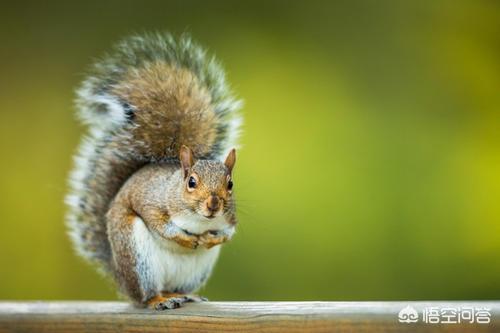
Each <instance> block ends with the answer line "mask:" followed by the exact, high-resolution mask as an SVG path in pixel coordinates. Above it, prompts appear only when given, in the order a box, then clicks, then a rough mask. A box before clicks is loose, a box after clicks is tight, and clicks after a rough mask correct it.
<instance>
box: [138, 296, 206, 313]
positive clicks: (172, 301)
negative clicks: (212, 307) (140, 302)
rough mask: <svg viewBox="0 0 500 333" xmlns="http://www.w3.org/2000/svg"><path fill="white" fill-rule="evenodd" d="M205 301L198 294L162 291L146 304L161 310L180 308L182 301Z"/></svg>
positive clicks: (153, 308)
mask: <svg viewBox="0 0 500 333" xmlns="http://www.w3.org/2000/svg"><path fill="white" fill-rule="evenodd" d="M206 301H208V299H206V298H205V297H202V296H198V295H185V294H173V293H162V295H161V296H155V297H153V298H151V299H150V300H149V301H148V302H147V306H148V308H150V309H152V310H158V311H162V310H171V309H177V308H180V307H181V306H182V305H183V304H184V303H190V302H206Z"/></svg>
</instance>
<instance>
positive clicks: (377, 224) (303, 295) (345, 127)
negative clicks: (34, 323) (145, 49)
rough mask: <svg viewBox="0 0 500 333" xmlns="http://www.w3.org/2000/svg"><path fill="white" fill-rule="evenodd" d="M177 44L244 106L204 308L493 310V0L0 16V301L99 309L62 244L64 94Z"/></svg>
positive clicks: (96, 4) (497, 176)
mask: <svg viewBox="0 0 500 333" xmlns="http://www.w3.org/2000/svg"><path fill="white" fill-rule="evenodd" d="M150 30H169V31H172V32H174V33H182V32H184V31H189V32H191V33H192V35H193V36H194V37H195V38H196V39H197V40H198V41H199V42H201V43H202V44H203V45H205V46H208V47H209V49H210V50H212V51H214V52H215V53H216V55H217V56H218V57H219V59H220V60H221V61H222V62H223V63H224V64H225V67H226V68H227V70H228V77H229V80H230V82H231V83H232V84H233V86H234V89H235V90H236V92H237V93H238V95H239V96H241V97H242V98H244V99H245V102H246V103H245V108H244V113H245V127H244V136H243V138H242V144H243V148H242V149H241V150H240V152H239V160H238V164H237V168H236V170H237V171H236V189H237V195H238V197H239V199H240V212H239V216H240V221H241V223H240V225H239V232H238V234H237V236H236V237H235V239H234V241H233V242H232V243H230V244H228V245H227V246H225V247H224V249H223V252H222V256H221V258H220V260H219V263H218V265H217V267H216V269H215V272H214V274H213V276H212V278H211V280H210V281H209V283H208V285H207V286H206V287H205V289H204V290H203V294H204V295H206V296H208V297H209V298H211V299H215V300H394V299H493V298H500V3H499V2H497V1H476V0H471V1H456V0H455V1H452V0H450V1H435V0H429V1H396V0H395V1H295V2H292V1H244V2H243V1H241V2H239V1H227V2H221V1H178V2H172V1H60V2H53V1H52V2H50V1H28V2H26V1H18V2H11V3H9V4H3V5H2V8H1V10H0V158H1V162H0V299H113V298H115V297H116V294H115V292H114V289H113V288H112V287H111V285H110V284H108V283H107V282H106V281H105V280H104V279H102V278H101V277H99V276H98V274H97V273H96V272H95V271H94V270H93V269H92V268H91V267H90V266H88V265H87V264H86V263H85V262H84V261H83V260H82V259H81V258H78V257H76V256H75V255H74V254H73V252H72V249H71V246H70V243H69V241H68V238H67V237H66V234H65V227H64V212H65V207H64V205H63V197H64V194H65V192H66V180H65V179H66V176H67V174H68V172H69V170H70V168H71V165H72V161H71V155H72V154H73V152H74V151H75V149H76V147H77V145H78V142H79V140H80V137H81V135H82V133H83V132H84V128H82V127H81V126H79V125H78V124H77V123H76V121H75V120H74V116H73V115H74V110H73V108H72V99H73V97H74V94H73V90H74V87H75V86H76V85H77V84H78V82H80V80H81V79H82V78H83V73H84V70H85V68H86V66H87V65H88V64H89V63H90V62H91V61H92V59H93V58H94V57H97V56H99V55H101V54H102V53H103V52H104V51H106V50H107V49H108V48H109V46H110V45H111V44H112V43H113V42H114V41H116V40H117V39H119V38H121V37H123V36H125V35H127V34H129V33H131V32H140V31H150Z"/></svg>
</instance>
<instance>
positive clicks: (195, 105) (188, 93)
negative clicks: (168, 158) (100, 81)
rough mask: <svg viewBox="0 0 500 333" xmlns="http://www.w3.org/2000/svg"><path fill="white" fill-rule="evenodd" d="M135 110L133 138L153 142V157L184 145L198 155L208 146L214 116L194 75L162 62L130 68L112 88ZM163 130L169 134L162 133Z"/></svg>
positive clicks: (213, 131) (213, 133) (213, 136)
mask: <svg viewBox="0 0 500 333" xmlns="http://www.w3.org/2000/svg"><path fill="white" fill-rule="evenodd" d="M113 92H114V93H115V94H116V95H118V96H119V97H120V98H122V99H123V100H125V101H127V102H128V103H129V104H130V105H132V106H133V107H134V108H135V109H136V110H137V112H136V116H135V118H134V123H135V124H137V126H136V127H135V128H134V130H133V132H132V134H133V138H134V140H135V141H141V142H156V143H157V144H155V145H154V147H156V150H153V155H154V156H161V155H162V154H165V147H167V149H168V150H169V152H167V155H171V152H175V154H176V153H177V152H178V151H179V149H180V147H181V145H187V146H189V147H191V148H192V149H193V150H194V151H196V152H197V154H199V155H200V156H203V155H206V154H208V153H209V152H210V150H211V149H212V147H213V145H214V142H215V139H216V136H217V117H216V114H215V112H214V110H213V109H212V105H211V97H210V94H209V92H208V91H207V89H205V88H204V87H202V86H201V85H200V84H199V82H198V79H197V78H196V77H195V76H194V74H193V73H192V72H191V71H189V70H187V69H184V68H179V67H173V66H171V65H168V64H166V63H164V62H155V63H151V64H148V65H147V66H145V67H144V68H141V69H131V70H130V72H129V73H128V74H127V75H126V76H125V78H124V80H123V81H122V82H121V83H120V84H119V85H117V86H116V87H115V89H114V91H113ZM165 133H169V134H170V135H168V136H166V135H165Z"/></svg>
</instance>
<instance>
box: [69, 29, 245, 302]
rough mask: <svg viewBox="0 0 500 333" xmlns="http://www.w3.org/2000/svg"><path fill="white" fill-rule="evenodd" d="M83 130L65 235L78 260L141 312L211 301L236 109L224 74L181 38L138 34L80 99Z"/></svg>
mask: <svg viewBox="0 0 500 333" xmlns="http://www.w3.org/2000/svg"><path fill="white" fill-rule="evenodd" d="M76 108H77V111H78V112H77V115H78V117H79V119H80V121H81V122H82V123H83V124H84V125H86V126H88V129H89V130H88V134H87V136H86V137H85V138H84V140H83V142H82V144H81V146H80V148H79V150H78V152H77V154H76V155H75V158H74V161H75V162H74V164H75V166H74V170H73V171H72V173H71V176H70V182H69V183H70V193H69V194H68V195H67V197H66V202H67V204H68V206H69V212H68V215H67V225H68V229H69V235H70V238H71V240H72V241H73V244H74V247H75V249H76V251H77V252H78V254H80V255H81V256H83V257H84V258H86V259H88V260H89V261H90V262H93V263H96V264H97V266H98V267H99V270H100V271H101V272H103V273H104V274H105V275H108V276H111V277H112V278H113V279H114V280H115V281H116V283H117V285H118V287H119V290H120V291H121V293H123V294H124V295H125V296H128V298H129V299H130V300H131V301H132V302H133V303H134V304H135V305H136V306H140V307H149V308H152V309H156V310H164V309H173V308H177V307H179V306H181V305H182V304H184V303H186V302H196V301H203V300H206V299H205V298H203V297H200V296H197V295H194V294H192V293H193V292H196V291H197V290H198V289H199V288H200V287H201V286H202V285H203V284H204V283H205V282H206V280H207V278H208V277H209V275H210V273H211V270H212V268H213V266H214V264H215V262H216V260H217V257H218V254H219V250H220V246H217V245H219V244H222V243H224V242H227V241H229V240H230V239H231V238H232V236H233V235H234V232H235V226H236V224H237V219H236V209H235V199H234V197H233V186H234V185H233V179H232V174H233V168H234V165H235V162H236V152H235V148H234V147H235V146H236V140H237V138H238V134H239V127H240V124H241V115H240V109H241V102H240V101H239V100H238V99H236V98H235V97H234V94H233V92H232V91H231V89H230V87H229V86H228V84H227V83H226V79H225V74H224V71H223V69H222V67H221V65H220V64H219V63H218V62H217V61H216V60H215V59H214V57H210V56H208V55H207V52H206V51H205V50H204V49H202V48H201V47H200V46H198V45H197V44H196V43H194V42H193V41H192V39H191V38H190V37H189V36H188V35H185V34H184V35H181V36H180V37H179V38H174V37H173V36H172V35H170V34H168V33H153V34H143V35H134V36H131V37H128V38H125V39H123V40H122V41H121V42H119V43H117V44H116V45H115V46H114V48H113V50H112V52H110V53H109V54H107V55H105V56H104V57H103V58H102V59H100V60H98V61H97V62H96V63H95V64H94V65H93V66H92V67H91V69H90V73H89V75H88V76H87V77H86V79H85V80H84V81H83V83H82V84H81V86H80V87H79V88H78V89H77V98H76Z"/></svg>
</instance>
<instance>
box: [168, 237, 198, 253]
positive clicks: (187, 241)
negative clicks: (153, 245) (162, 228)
mask: <svg viewBox="0 0 500 333" xmlns="http://www.w3.org/2000/svg"><path fill="white" fill-rule="evenodd" d="M173 240H174V241H175V242H176V243H177V244H179V245H180V246H183V247H187V248H188V249H196V248H197V247H198V245H199V238H198V236H195V235H188V234H178V235H176V236H175V237H174V238H173Z"/></svg>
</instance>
